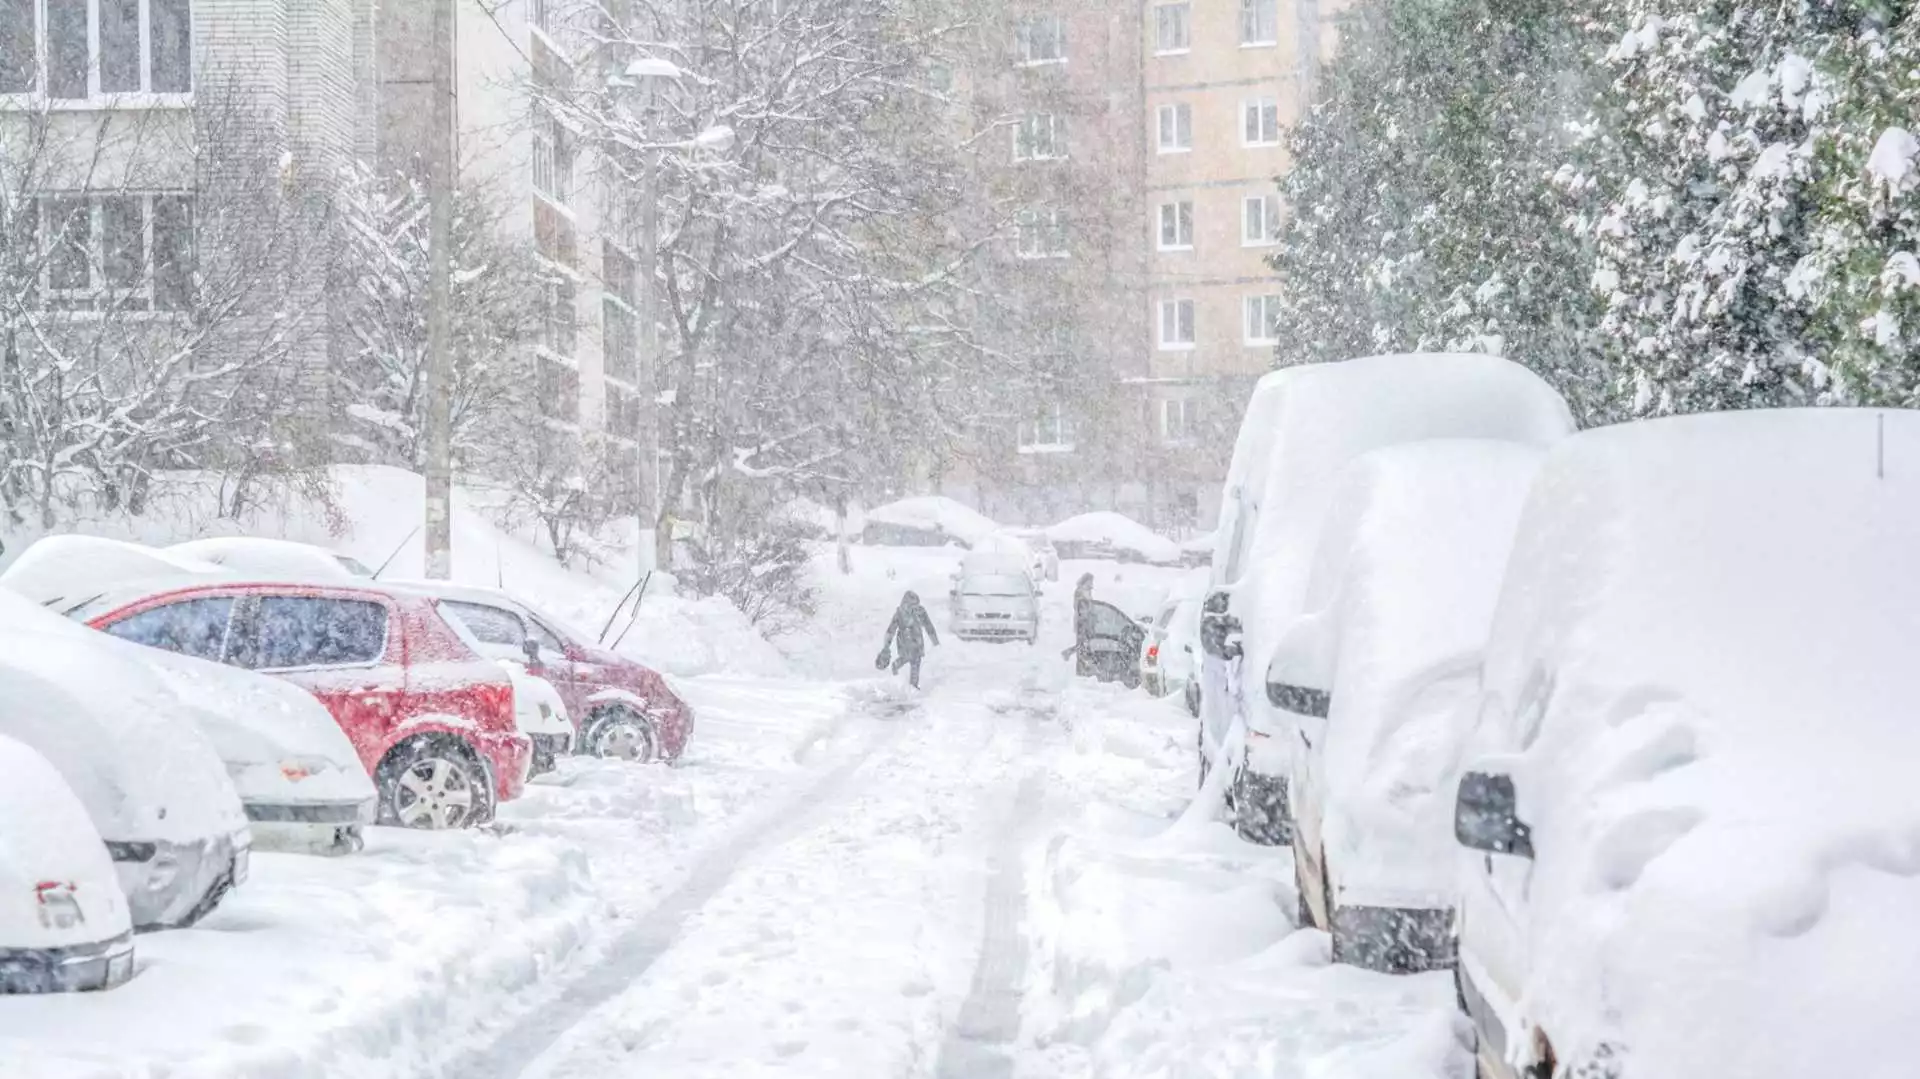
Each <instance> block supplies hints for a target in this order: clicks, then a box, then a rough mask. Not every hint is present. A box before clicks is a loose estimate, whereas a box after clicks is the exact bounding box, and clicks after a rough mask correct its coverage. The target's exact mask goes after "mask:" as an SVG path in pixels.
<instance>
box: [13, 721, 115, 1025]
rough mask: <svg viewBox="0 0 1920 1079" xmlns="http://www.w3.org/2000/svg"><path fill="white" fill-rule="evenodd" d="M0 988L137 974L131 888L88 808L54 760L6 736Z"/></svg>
mask: <svg viewBox="0 0 1920 1079" xmlns="http://www.w3.org/2000/svg"><path fill="white" fill-rule="evenodd" d="M0 776H5V777H6V781H5V782H0V995H6V994H10V993H67V992H75V991H78V990H86V989H111V988H113V987H114V986H117V985H120V984H121V983H123V982H125V981H126V980H127V979H128V978H131V977H133V923H132V921H131V920H130V918H129V917H128V914H127V897H126V893H124V892H122V891H121V890H120V880H119V878H118V877H117V876H115V874H114V871H113V859H111V858H109V857H107V848H106V844H104V843H102V842H101V840H100V833H99V832H97V831H95V830H94V827H93V822H92V821H91V820H89V819H88V817H87V808H86V806H84V805H82V804H80V799H78V798H76V797H75V796H74V793H73V791H72V790H71V789H69V788H68V786H67V783H66V780H64V779H62V778H61V777H60V773H59V771H58V770H56V769H55V768H54V767H53V765H51V764H49V763H47V760H46V758H44V757H42V756H41V755H40V754H39V753H36V752H35V751H34V750H33V749H32V748H30V747H29V746H28V745H27V744H26V743H24V742H19V741H15V740H14V739H12V738H8V737H6V736H5V735H0Z"/></svg>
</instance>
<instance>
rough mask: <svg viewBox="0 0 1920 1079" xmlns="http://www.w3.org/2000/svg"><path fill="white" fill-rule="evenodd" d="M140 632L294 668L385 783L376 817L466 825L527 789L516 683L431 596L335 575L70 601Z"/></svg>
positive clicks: (277, 669) (185, 646)
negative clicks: (317, 580)
mask: <svg viewBox="0 0 1920 1079" xmlns="http://www.w3.org/2000/svg"><path fill="white" fill-rule="evenodd" d="M65 613H67V614H68V615H70V616H72V617H74V618H79V619H83V620H84V621H86V622H87V623H88V624H89V625H91V626H93V627H94V628H95V629H100V630H104V631H106V632H107V633H110V634H112V635H114V636H116V637H120V638H123V639H126V640H129V641H134V642H137V643H140V644H145V645H151V646H153V647H156V648H164V649H166V650H168V651H172V652H180V653H183V654H186V655H190V656H197V657H199V658H201V659H208V660H214V661H217V662H221V663H228V664H232V665H233V666H236V667H242V668H246V669H248V670H254V671H259V672H261V673H262V674H270V675H273V676H275V677H277V678H282V679H285V680H286V681H288V682H291V683H293V684H295V685H297V686H300V687H301V688H303V689H305V690H307V691H308V692H310V693H312V694H313V695H314V696H315V697H316V698H318V699H319V700H320V702H321V703H322V704H324V705H326V707H327V710H328V711H329V712H331V713H333V718H334V720H335V722H337V723H339V724H340V728H341V729H342V730H343V731H345V732H346V734H347V738H348V739H349V740H350V741H352V743H353V745H354V748H355V749H356V750H357V751H358V752H359V754H360V761H361V763H362V764H364V765H366V768H367V771H368V773H369V774H371V775H372V776H373V780H374V785H375V786H376V787H377V788H378V789H379V792H380V821H381V823H383V824H400V825H405V826H407V827H410V828H459V827H464V826H467V825H471V824H478V823H484V822H486V821H488V820H490V819H492V816H493V811H494V808H495V807H496V806H497V805H498V804H499V803H500V802H504V801H510V800H512V799H514V798H517V797H519V796H520V791H521V789H522V787H523V786H524V785H525V783H526V776H527V770H528V767H529V765H530V763H531V760H532V745H531V742H530V741H529V740H528V738H527V736H526V735H524V734H522V733H520V731H519V729H518V727H517V726H516V724H515V722H514V711H513V684H512V683H511V682H510V681H508V679H507V676H506V674H505V672H503V671H502V670H501V669H500V667H499V665H498V664H496V663H493V662H491V661H489V660H487V659H485V658H483V657H481V656H480V655H478V654H476V653H475V652H474V650H473V649H472V648H471V647H469V646H468V645H467V644H466V643H465V642H464V641H463V640H462V639H461V636H460V634H459V633H458V632H456V631H455V630H454V628H453V627H452V626H450V625H448V624H447V623H446V622H445V621H444V620H443V619H442V618H441V616H440V613H439V611H437V610H436V609H435V606H434V603H433V601H432V600H431V599H429V598H427V597H424V596H418V595H413V594H411V593H408V592H403V591H389V590H386V589H373V588H357V587H351V586H331V585H270V584H227V583H205V584H191V583H185V582H168V583H167V584H164V585H153V584H149V585H146V586H145V587H143V588H138V589H125V590H121V591H118V592H109V593H107V594H105V595H101V596H96V597H94V598H93V599H90V600H87V601H85V602H84V603H81V604H80V605H79V606H78V607H72V608H68V609H67V610H66V612H65Z"/></svg>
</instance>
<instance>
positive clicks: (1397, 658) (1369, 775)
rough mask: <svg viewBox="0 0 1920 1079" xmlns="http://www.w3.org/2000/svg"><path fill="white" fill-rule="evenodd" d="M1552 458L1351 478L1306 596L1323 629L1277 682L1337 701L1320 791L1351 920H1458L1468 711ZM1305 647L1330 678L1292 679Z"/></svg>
mask: <svg viewBox="0 0 1920 1079" xmlns="http://www.w3.org/2000/svg"><path fill="white" fill-rule="evenodd" d="M1542 457H1543V455H1542V453H1541V451H1539V450H1536V449H1532V448H1530V447H1526V446H1516V445H1513V444H1510V443H1500V442H1481V441H1468V440H1436V441H1432V442H1422V443H1414V444H1412V445H1407V446H1395V447H1392V448H1389V449H1385V450H1377V451H1375V452H1373V453H1370V454H1367V455H1366V456H1364V457H1361V458H1360V459H1359V460H1358V461H1356V462H1354V464H1353V466H1352V467H1350V468H1349V469H1347V471H1346V472H1345V473H1343V475H1342V478H1341V480H1340V483H1339V487H1340V493H1339V495H1338V496H1337V497H1336V499H1335V501H1334V503H1333V505H1332V508H1331V510H1330V511H1329V513H1328V517H1327V524H1326V527H1325V529H1324V530H1323V531H1322V533H1321V536H1320V540H1319V551H1318V553H1317V556H1316V563H1315V566H1314V571H1313V575H1312V580H1311V583H1310V585H1309V590H1308V596H1309V598H1308V603H1307V606H1308V609H1309V610H1310V611H1312V612H1313V613H1312V614H1310V615H1308V616H1307V617H1306V618H1303V619H1302V621H1301V624H1300V626H1299V628H1297V629H1296V630H1295V632H1294V633H1293V634H1292V635H1290V636H1289V638H1288V642H1287V643H1286V644H1285V645H1283V646H1282V654H1281V656H1280V657H1279V658H1277V659H1276V661H1275V667H1276V671H1275V673H1276V675H1278V676H1279V677H1280V678H1281V680H1282V681H1286V682H1290V683H1292V684H1296V685H1306V686H1309V687H1310V688H1315V689H1325V690H1329V691H1331V695H1332V707H1331V710H1330V712H1329V714H1328V716H1327V718H1326V720H1325V721H1324V723H1323V724H1316V728H1317V729H1316V731H1315V736H1314V741H1315V742H1316V744H1317V746H1318V753H1319V760H1318V761H1317V762H1315V768H1314V771H1315V773H1316V775H1317V776H1318V778H1319V781H1318V782H1316V783H1314V784H1312V786H1313V787H1314V789H1315V792H1316V794H1317V795H1318V798H1319V800H1320V803H1321V804H1320V808H1321V812H1322V814H1323V818H1322V820H1323V823H1322V831H1321V834H1320V836H1319V838H1320V840H1321V843H1322V846H1323V848H1324V853H1325V855H1326V858H1327V860H1328V862H1329V863H1330V864H1331V866H1332V871H1331V876H1332V882H1333V884H1334V887H1335V890H1336V893H1337V895H1336V899H1337V900H1338V901H1339V902H1340V903H1342V904H1358V905H1370V906H1403V907H1426V908H1431V909H1445V908H1447V907H1450V906H1452V904H1453V869H1454V866H1455V854H1456V851H1457V847H1456V846H1455V843H1454V838H1453V794H1454V792H1453V786H1452V784H1451V782H1450V780H1451V779H1452V776H1453V770H1454V765H1455V761H1456V760H1457V759H1458V756H1459V753H1460V749H1461V741H1462V739H1463V738H1464V737H1465V735H1466V734H1467V732H1466V731H1465V730H1463V729H1462V728H1463V726H1464V725H1465V724H1466V723H1468V722H1470V721H1471V719H1472V713H1471V712H1463V711H1462V710H1461V709H1460V707H1459V705H1460V704H1461V702H1462V701H1463V700H1464V699H1465V698H1467V697H1469V696H1471V694H1472V692H1473V689H1474V688H1475V686H1476V685H1477V680H1478V679H1477V676H1478V673H1479V662H1480V652H1481V649H1482V648H1483V647H1484V646H1485V644H1486V638H1487V632H1488V629H1489V627H1490V626H1491V624H1492V620H1493V607H1494V603H1495V601H1496V599H1497V598H1498V596H1499V591H1500V579H1501V574H1502V573H1503V571H1504V570H1505V568H1506V563H1507V552H1508V550H1509V549H1510V547H1511V546H1512V543H1513V535H1514V529H1515V527H1516V526H1517V525H1518V523H1519V519H1520V510H1521V506H1522V504H1523V503H1524V502H1525V500H1526V497H1527V491H1528V489H1529V487H1530V486H1531V485H1532V482H1533V478H1534V476H1535V475H1536V474H1537V473H1538V471H1539V468H1540V462H1541V460H1542ZM1296 645H1300V646H1302V647H1304V650H1305V651H1307V652H1310V653H1317V655H1318V657H1319V658H1321V659H1323V660H1324V661H1325V665H1326V670H1324V671H1313V672H1308V673H1305V674H1304V675H1301V676H1295V675H1294V674H1293V672H1291V671H1289V670H1287V669H1286V666H1287V659H1288V655H1287V653H1288V652H1289V651H1290V650H1291V649H1292V648H1293V647H1294V646H1296ZM1329 675H1330V676H1331V677H1330V678H1329V677H1328V676H1329ZM1302 722H1308V723H1312V722H1314V721H1312V720H1303V721H1302ZM1300 771H1301V769H1300V768H1299V767H1298V766H1297V765H1296V768H1295V774H1296V775H1298V774H1299V773H1300Z"/></svg>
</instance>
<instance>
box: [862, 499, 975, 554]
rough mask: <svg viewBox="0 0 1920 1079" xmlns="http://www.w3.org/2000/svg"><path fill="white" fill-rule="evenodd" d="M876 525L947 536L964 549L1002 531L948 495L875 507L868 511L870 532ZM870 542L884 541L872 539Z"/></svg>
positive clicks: (972, 509) (868, 529)
mask: <svg viewBox="0 0 1920 1079" xmlns="http://www.w3.org/2000/svg"><path fill="white" fill-rule="evenodd" d="M876 525H879V526H883V528H895V529H909V530H913V531H918V532H925V533H929V534H932V535H936V536H944V537H946V538H947V539H950V540H952V541H954V542H956V543H959V544H960V545H961V546H963V547H971V546H973V545H974V544H975V543H977V542H979V541H980V540H982V539H984V538H985V537H987V536H989V535H992V534H993V533H995V532H998V531H999V530H1000V526H999V525H997V524H995V523H993V521H991V520H989V519H988V518H987V517H986V516H985V515H984V514H982V513H980V512H979V511H978V510H976V509H974V508H973V507H971V506H967V505H964V504H962V503H960V502H956V501H954V500H953V499H951V498H947V497H946V496H944V495H923V496H921V497H918V498H903V499H901V500H900V501H898V502H889V503H887V504H886V505H884V506H875V507H874V508H873V509H870V510H868V511H867V517H866V529H867V531H868V532H869V533H873V532H875V531H876V529H875V527H874V526H876ZM867 542H869V543H874V542H882V541H878V540H875V539H869V540H868V541H867Z"/></svg>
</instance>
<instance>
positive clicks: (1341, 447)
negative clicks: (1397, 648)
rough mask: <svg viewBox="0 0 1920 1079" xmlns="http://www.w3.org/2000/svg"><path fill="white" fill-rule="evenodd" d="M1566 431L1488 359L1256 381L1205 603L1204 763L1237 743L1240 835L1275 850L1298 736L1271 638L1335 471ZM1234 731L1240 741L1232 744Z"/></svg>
mask: <svg viewBox="0 0 1920 1079" xmlns="http://www.w3.org/2000/svg"><path fill="white" fill-rule="evenodd" d="M1572 431H1573V418H1572V416H1571V414H1570V413H1569V412H1568V411H1567V406H1566V402H1565V401H1563V400H1562V399H1561V397H1560V395H1559V394H1558V393H1556V392H1555V391H1554V390H1553V388H1552V387H1550V386H1548V385H1547V384H1546V383H1545V382H1543V381H1541V380H1540V378H1539V377H1538V376H1536V375H1534V374H1533V373H1532V372H1530V371H1528V370H1527V369H1526V368H1524V367H1521V366H1520V365H1518V364H1515V363H1511V362H1508V361H1507V360H1503V359H1500V358H1498V357H1495V356H1479V355H1442V354H1423V355H1404V356H1373V357H1368V358H1365V359H1358V360H1348V361H1346V362H1344V363H1330V364H1314V365H1310V366H1305V367H1291V368H1287V369H1286V370H1283V371H1276V372H1274V373H1273V374H1270V375H1268V376H1266V377H1265V378H1262V379H1261V380H1260V382H1259V384H1258V385H1257V386H1256V387H1255V389H1254V392H1253V397H1252V400H1251V401H1250V402H1249V404H1248V406H1247V413H1246V417H1245V419H1244V420H1243V421H1242V423H1241V426H1240V434H1239V437H1238V439H1237V440H1236V442H1235V444H1234V451H1233V460H1232V462H1231V464H1230V465H1229V467H1228V470H1227V481H1226V485H1225V488H1224V490H1223V491H1222V495H1221V506H1220V527H1219V531H1218V532H1217V534H1216V536H1215V541H1214V553H1213V561H1212V566H1211V569H1210V570H1209V572H1210V574H1211V577H1210V585H1209V592H1208V595H1207V599H1206V601H1205V603H1204V605H1203V608H1202V632H1201V642H1202V644H1203V646H1204V652H1205V658H1204V659H1203V662H1202V666H1203V671H1202V684H1201V690H1202V692H1201V730H1200V736H1199V745H1200V753H1201V757H1202V761H1201V764H1202V767H1203V768H1206V767H1210V766H1212V765H1213V763H1214V760H1215V757H1216V756H1218V755H1219V754H1220V753H1221V751H1222V750H1223V749H1224V748H1225V747H1227V746H1229V745H1234V744H1239V745H1242V746H1243V747H1244V749H1243V751H1242V752H1241V754H1240V759H1239V761H1238V762H1237V764H1238V767H1237V770H1236V771H1235V773H1234V779H1233V783H1232V786H1231V788H1230V790H1229V798H1230V800H1231V801H1232V803H1233V808H1234V818H1235V823H1236V826H1237V827H1238V828H1239V830H1240V831H1241V833H1242V834H1243V835H1245V836H1247V837H1248V838H1250V839H1253V840H1256V841H1259V842H1265V843H1282V842H1286V841H1287V838H1288V834H1289V825H1288V821H1287V808H1286V806H1287V796H1286V784H1287V775H1288V771H1289V769H1290V767H1291V766H1290V764H1289V758H1290V756H1291V754H1292V746H1293V745H1294V743H1295V741H1296V740H1297V736H1296V734H1295V733H1294V731H1293V728H1292V724H1291V722H1290V721H1289V720H1288V718H1287V713H1285V712H1284V711H1282V710H1280V709H1278V708H1275V707H1273V706H1272V705H1271V704H1270V703H1269V702H1268V701H1267V698H1266V693H1265V691H1264V690H1265V679H1264V675H1265V673H1266V669H1267V663H1268V661H1269V660H1270V659H1272V657H1273V649H1274V646H1275V644H1277V643H1278V642H1279V640H1280V639H1281V637H1282V636H1283V635H1284V634H1285V633H1286V632H1287V630H1288V629H1289V628H1291V626H1292V624H1293V621H1294V619H1296V618H1297V617H1299V615H1300V605H1301V603H1302V601H1303V599H1304V593H1305V589H1306V577H1307V573H1308V570H1309V569H1310V567H1311V563H1312V558H1313V550H1314V544H1315V541H1316V540H1317V539H1318V537H1319V533H1320V522H1321V519H1322V518H1323V517H1324V516H1325V513H1326V506H1327V502H1328V500H1329V499H1330V498H1331V497H1332V488H1333V480H1334V477H1335V476H1337V475H1338V474H1339V472H1340V470H1341V469H1342V468H1344V467H1346V465H1347V464H1348V463H1350V462H1351V461H1352V460H1353V459H1354V458H1356V457H1359V456H1360V455H1361V454H1364V453H1367V452H1369V451H1372V450H1376V449H1382V448H1385V447H1387V446H1392V445H1397V444H1399V443H1403V442H1418V441H1422V440H1425V439H1433V438H1481V439H1494V440H1499V441H1507V442H1515V443H1518V444H1520V445H1524V446H1535V447H1545V446H1548V445H1551V444H1552V443H1554V442H1557V441H1559V440H1560V439H1562V438H1564V437H1566V436H1567V435H1568V434H1570V433H1571V432H1572ZM1236 727H1240V728H1242V730H1243V733H1244V738H1235V737H1233V733H1234V731H1235V728H1236Z"/></svg>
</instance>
